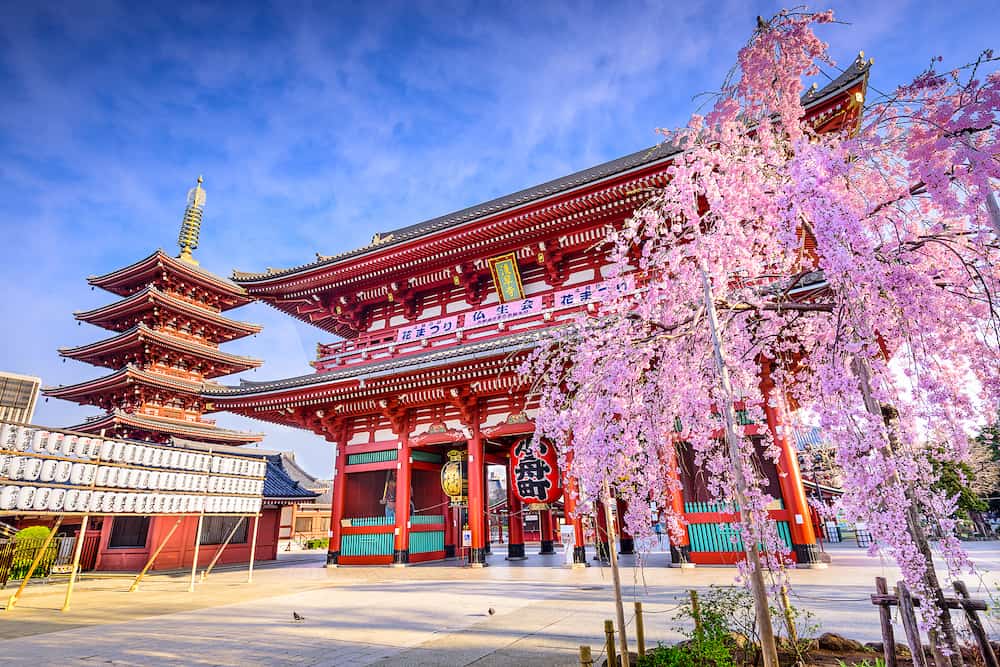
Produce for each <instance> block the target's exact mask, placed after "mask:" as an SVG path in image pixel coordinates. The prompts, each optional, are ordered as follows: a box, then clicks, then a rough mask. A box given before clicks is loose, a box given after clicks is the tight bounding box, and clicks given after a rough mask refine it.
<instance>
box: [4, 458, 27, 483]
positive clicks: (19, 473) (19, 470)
mask: <svg viewBox="0 0 1000 667" xmlns="http://www.w3.org/2000/svg"><path fill="white" fill-rule="evenodd" d="M27 467H28V459H26V458H24V457H23V456H15V457H13V459H12V460H11V461H10V462H9V463H8V464H7V476H8V477H10V478H11V479H24V471H25V470H26V469H27Z"/></svg>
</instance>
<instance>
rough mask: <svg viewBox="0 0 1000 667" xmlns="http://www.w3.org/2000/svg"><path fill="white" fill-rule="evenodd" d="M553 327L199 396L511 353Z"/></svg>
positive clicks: (368, 375) (535, 341)
mask: <svg viewBox="0 0 1000 667" xmlns="http://www.w3.org/2000/svg"><path fill="white" fill-rule="evenodd" d="M557 328H558V327H547V328H545V329H533V330H531V331H521V332H518V333H513V334H509V335H507V336H499V337H497V338H491V339H489V340H485V341H480V342H475V341H474V342H471V343H465V344H462V345H454V346H451V347H447V348H444V349H441V350H432V351H429V352H424V353H421V354H414V355H410V356H405V357H399V358H396V359H388V360H386V361H374V362H370V363H367V364H358V365H357V366H350V367H348V368H345V369H343V370H339V371H330V372H329V373H309V374H308V375H299V376H297V377H291V378H286V379H283V380H272V381H267V382H251V381H248V380H240V384H239V386H237V387H226V386H218V385H216V386H213V387H207V386H206V388H205V392H204V393H203V395H204V396H210V397H213V398H227V397H230V396H232V397H237V396H253V395H255V394H266V393H268V392H271V391H281V390H284V389H291V388H297V387H306V386H310V385H317V384H327V383H332V382H339V381H343V380H350V379H355V378H361V377H363V378H366V379H369V378H373V377H378V376H381V375H388V374H395V373H400V372H406V371H407V370H411V369H416V368H420V367H422V366H424V365H428V364H441V363H443V362H458V361H462V360H463V359H466V358H470V357H472V358H475V357H479V356H482V355H486V354H488V355H490V356H494V355H496V354H500V353H503V352H515V351H518V350H522V349H529V348H532V347H534V346H535V345H537V344H538V341H539V340H541V339H542V338H544V337H547V336H549V335H551V333H552V332H553V331H555V330H556V329H557Z"/></svg>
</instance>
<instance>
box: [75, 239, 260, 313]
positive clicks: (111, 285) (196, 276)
mask: <svg viewBox="0 0 1000 667" xmlns="http://www.w3.org/2000/svg"><path fill="white" fill-rule="evenodd" d="M87 282H88V283H90V284H91V285H93V286H95V287H100V288H101V289H105V290H107V291H109V292H112V293H113V294H118V295H119V296H128V295H131V294H134V293H135V292H138V291H139V290H141V289H143V288H144V287H146V286H147V285H156V286H157V287H162V286H163V285H165V284H170V285H182V286H184V287H186V288H187V289H189V290H196V291H199V294H198V296H197V299H198V300H199V301H206V302H208V301H209V300H211V301H212V302H214V303H215V304H216V305H218V307H219V310H229V309H230V308H236V307H237V306H242V305H245V304H247V303H250V302H251V301H252V300H253V299H252V298H251V297H250V296H248V295H247V293H246V290H244V289H243V288H242V287H240V286H239V285H237V284H235V283H233V282H231V281H229V280H226V279H225V278H221V277H219V276H217V275H215V274H213V273H210V272H209V271H206V270H205V269H202V268H200V267H197V266H195V265H194V264H191V263H190V262H185V261H183V260H180V259H178V258H176V257H171V256H170V255H168V254H167V253H165V252H164V251H163V250H157V251H156V252H154V253H153V254H151V255H149V256H148V257H145V258H143V259H140V260H139V261H138V262H135V263H134V264H130V265H128V266H126V267H123V268H120V269H117V270H115V271H112V272H110V273H105V274H104V275H101V276H91V277H89V278H87Z"/></svg>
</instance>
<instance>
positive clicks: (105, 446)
mask: <svg viewBox="0 0 1000 667" xmlns="http://www.w3.org/2000/svg"><path fill="white" fill-rule="evenodd" d="M114 453H115V441H114V440H104V441H102V442H101V451H100V456H101V460H102V461H110V460H111V459H112V455H113V454H114Z"/></svg>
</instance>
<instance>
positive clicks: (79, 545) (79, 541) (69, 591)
mask: <svg viewBox="0 0 1000 667" xmlns="http://www.w3.org/2000/svg"><path fill="white" fill-rule="evenodd" d="M89 521H90V515H89V514H84V515H83V521H81V522H80V534H79V535H77V537H76V548H75V549H73V569H72V570H70V573H69V584H68V585H67V586H66V599H65V600H64V601H63V606H62V610H61V611H69V602H70V600H71V599H73V584H75V583H76V573H77V571H78V570H79V569H80V554H81V553H82V552H83V541H84V539H86V537H87V523H88V522H89Z"/></svg>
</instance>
